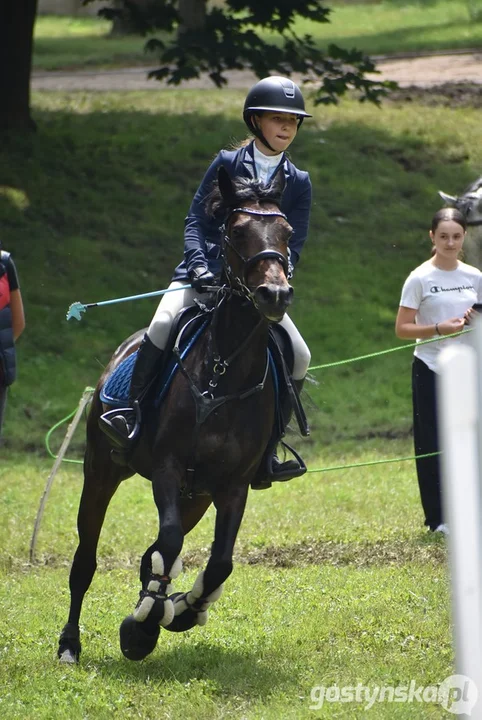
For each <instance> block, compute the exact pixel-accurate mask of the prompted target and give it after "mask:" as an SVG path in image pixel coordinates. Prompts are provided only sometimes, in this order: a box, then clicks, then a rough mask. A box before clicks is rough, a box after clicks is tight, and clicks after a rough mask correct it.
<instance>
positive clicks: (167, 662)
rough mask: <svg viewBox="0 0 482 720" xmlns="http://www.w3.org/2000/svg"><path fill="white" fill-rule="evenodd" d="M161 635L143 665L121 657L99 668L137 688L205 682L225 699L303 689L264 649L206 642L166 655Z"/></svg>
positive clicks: (101, 661) (100, 664) (173, 650)
mask: <svg viewBox="0 0 482 720" xmlns="http://www.w3.org/2000/svg"><path fill="white" fill-rule="evenodd" d="M163 637H165V633H164V634H163V631H161V634H160V637H159V642H158V645H157V648H156V650H155V651H154V652H153V654H152V655H151V656H150V657H149V658H147V659H146V660H144V661H143V662H142V663H133V662H129V661H128V660H126V659H124V658H122V657H118V658H115V659H109V660H108V661H105V660H98V661H96V662H95V665H96V667H97V668H99V669H100V670H102V671H103V672H104V673H105V674H106V675H111V674H112V675H113V676H114V677H115V678H121V679H122V680H124V681H125V682H127V683H134V684H137V683H138V682H139V681H142V680H144V679H145V678H147V677H150V678H152V677H155V678H156V679H157V681H163V680H164V681H168V682H170V683H171V682H172V681H176V682H178V683H181V684H186V683H190V682H193V680H204V681H210V682H214V683H216V684H217V685H219V691H220V692H221V693H222V694H223V696H226V694H228V695H232V696H237V695H242V694H244V693H249V694H250V695H251V696H252V695H257V696H260V697H261V696H262V697H266V689H267V688H270V689H271V690H273V691H276V690H277V689H283V690H287V689H288V688H289V687H290V686H291V685H296V686H297V687H299V685H300V681H299V678H298V677H297V675H296V673H295V672H294V670H293V671H292V670H290V671H289V672H288V671H286V670H284V669H283V668H282V667H280V658H279V656H278V655H277V654H275V653H273V654H272V655H270V653H269V652H267V651H266V650H265V648H263V650H262V653H261V654H258V653H256V652H255V651H251V652H250V651H245V650H243V651H241V650H233V649H229V648H226V647H224V648H223V647H219V646H213V645H211V644H210V643H208V642H205V641H203V640H200V641H197V642H196V643H195V645H189V646H187V645H184V646H183V647H176V648H174V649H172V650H169V651H166V652H163V651H162V641H163Z"/></svg>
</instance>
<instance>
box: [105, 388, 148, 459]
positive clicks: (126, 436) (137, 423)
mask: <svg viewBox="0 0 482 720" xmlns="http://www.w3.org/2000/svg"><path fill="white" fill-rule="evenodd" d="M126 414H128V415H132V414H133V415H134V425H133V427H132V430H130V431H129V432H127V433H126V432H122V430H121V429H120V428H119V427H118V425H117V423H116V422H115V420H116V418H117V417H118V416H119V415H120V416H123V417H124V419H125V421H126V429H127V430H128V428H129V423H128V422H127V419H126V418H125V415H126ZM99 427H100V429H101V430H102V431H103V432H104V433H105V434H106V435H107V437H108V438H109V440H110V441H111V442H112V444H113V445H114V447H115V448H120V449H121V450H130V449H131V448H132V447H133V445H134V443H135V441H136V440H137V437H138V435H139V433H140V430H141V408H140V406H139V402H138V401H137V400H134V402H133V404H132V407H131V408H130V407H129V408H115V409H114V410H108V411H107V412H105V413H103V414H102V415H101V416H100V417H99Z"/></svg>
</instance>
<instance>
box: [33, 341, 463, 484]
mask: <svg viewBox="0 0 482 720" xmlns="http://www.w3.org/2000/svg"><path fill="white" fill-rule="evenodd" d="M469 332H472V328H469V329H467V330H461V331H460V332H457V333H452V334H451V335H444V338H450V337H457V335H464V334H466V333H469ZM432 342H440V338H438V337H436V338H430V340H421V341H420V342H418V343H411V344H410V345H399V346H398V347H394V348H389V349H388V350H380V351H378V352H374V353H369V354H368V355H360V356H358V357H354V358H349V359H348V360H338V361H337V362H332V363H325V364H324V365H313V366H312V367H310V368H308V370H311V371H313V370H324V369H325V368H330V367H336V366H337V365H346V364H347V363H352V362H357V361H358V360H368V359H369V358H373V357H378V356H380V355H386V354H388V353H391V352H396V351H397V350H407V349H408V348H413V347H418V346H419V345H426V344H427V343H432ZM88 389H92V388H88ZM76 412H77V410H73V411H72V412H71V413H69V414H68V415H67V416H66V417H64V418H63V419H62V420H59V422H57V423H55V425H54V426H53V427H51V428H50V430H49V431H48V433H47V435H46V436H45V447H46V449H47V452H48V454H49V455H50V457H52V458H54V459H57V455H54V453H53V452H52V451H51V449H50V444H49V441H50V436H51V435H52V433H53V432H54V431H55V430H56V429H57V428H58V427H59V426H60V425H62V424H63V423H64V422H67V421H68V420H70V419H71V418H72V417H73V416H74V415H75V413H76ZM433 455H439V453H428V454H427V455H413V456H412V457H406V458H395V459H393V460H373V461H372V462H365V463H353V464H351V465H334V466H333V467H328V468H318V469H316V470H308V471H307V472H312V473H315V472H330V470H345V469H348V468H355V467H363V466H365V465H381V464H383V463H391V462H404V461H405V460H418V459H420V458H424V457H431V456H433ZM62 462H69V463H76V464H80V465H81V464H82V463H83V460H69V458H63V460H62Z"/></svg>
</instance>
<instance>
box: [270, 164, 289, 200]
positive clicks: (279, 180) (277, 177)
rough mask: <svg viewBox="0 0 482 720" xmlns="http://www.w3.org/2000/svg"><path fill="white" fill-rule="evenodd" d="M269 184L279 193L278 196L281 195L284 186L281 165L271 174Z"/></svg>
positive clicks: (284, 181)
mask: <svg viewBox="0 0 482 720" xmlns="http://www.w3.org/2000/svg"><path fill="white" fill-rule="evenodd" d="M270 185H271V187H272V188H273V190H275V192H276V193H279V196H280V197H281V195H282V194H283V192H284V189H285V187H286V178H285V171H284V168H283V166H281V167H280V168H278V170H277V171H276V173H275V174H274V175H273V177H272V178H271V182H270Z"/></svg>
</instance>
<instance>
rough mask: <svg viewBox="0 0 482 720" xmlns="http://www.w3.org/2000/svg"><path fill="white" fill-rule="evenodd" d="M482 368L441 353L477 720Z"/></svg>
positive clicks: (461, 610) (451, 502) (456, 348)
mask: <svg viewBox="0 0 482 720" xmlns="http://www.w3.org/2000/svg"><path fill="white" fill-rule="evenodd" d="M479 333H482V327H479V323H477V324H476V332H474V335H477V334H479ZM476 344H477V343H476ZM481 364H482V355H478V353H477V352H476V349H475V348H474V347H470V346H468V345H448V346H447V347H446V348H444V349H443V350H442V352H441V353H440V360H439V366H438V369H439V375H438V378H437V381H438V382H437V395H438V408H439V420H440V421H439V432H440V447H441V450H442V455H441V469H442V497H443V505H444V519H445V522H447V523H448V525H449V530H450V535H449V536H448V538H447V542H448V549H449V564H450V574H451V587H452V617H453V624H454V645H455V662H456V673H457V674H460V675H465V676H467V677H468V678H470V679H471V680H472V681H473V682H474V683H475V686H476V688H477V691H478V700H477V702H476V704H475V706H474V708H473V711H472V714H471V717H472V719H473V720H482V643H481V639H482V636H481V618H482V608H481V599H482V594H481V587H480V581H481V561H482V549H481V539H482V531H481V523H482V508H481V493H480V471H479V453H478V446H479V435H480V429H479V417H480V415H481V408H480V406H479V390H478V386H479V383H478V374H479V373H478V368H477V365H479V366H480V365H481ZM463 717H466V715H464V716H463Z"/></svg>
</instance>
